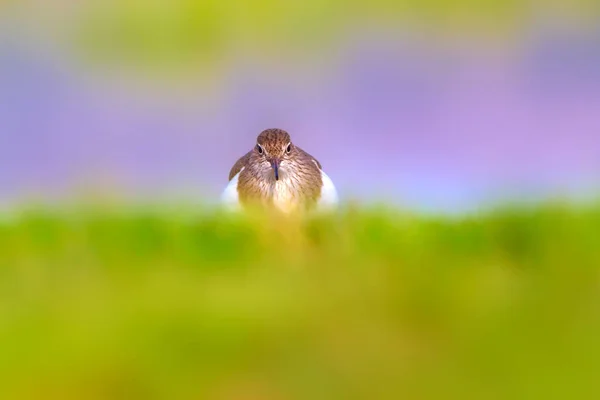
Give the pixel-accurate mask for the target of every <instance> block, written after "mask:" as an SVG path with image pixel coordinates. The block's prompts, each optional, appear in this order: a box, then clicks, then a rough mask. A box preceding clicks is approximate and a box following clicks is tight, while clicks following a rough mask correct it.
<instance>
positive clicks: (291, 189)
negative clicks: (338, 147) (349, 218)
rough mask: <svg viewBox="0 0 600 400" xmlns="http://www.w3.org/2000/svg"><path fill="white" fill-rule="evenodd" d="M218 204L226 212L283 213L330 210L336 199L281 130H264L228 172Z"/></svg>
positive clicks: (333, 190) (332, 189) (328, 181)
mask: <svg viewBox="0 0 600 400" xmlns="http://www.w3.org/2000/svg"><path fill="white" fill-rule="evenodd" d="M221 202H222V203H223V204H224V205H225V206H227V207H229V208H235V209H239V208H243V207H244V206H245V205H248V204H251V203H252V204H262V205H266V206H267V207H275V208H276V209H278V210H280V211H283V212H286V213H287V212H291V211H295V210H298V209H303V210H311V209H321V210H322V209H331V208H332V207H335V206H336V205H337V204H338V195H337V191H336V188H335V186H334V185H333V182H332V181H331V179H330V178H329V177H328V176H327V174H325V172H323V169H322V167H321V164H320V163H319V161H317V160H316V159H315V158H314V157H313V156H311V155H310V154H308V153H307V152H305V151H304V150H302V149H301V148H300V147H298V146H296V145H295V144H293V143H292V140H291V138H290V135H289V134H288V133H287V132H286V131H284V130H281V129H267V130H265V131H263V132H261V133H260V134H259V135H258V138H257V140H256V145H255V146H254V148H253V149H252V150H250V151H249V152H248V153H246V154H245V155H244V156H242V157H241V158H240V159H239V160H238V161H237V162H236V163H235V164H234V165H233V167H232V168H231V171H230V172H229V184H228V185H227V187H226V188H225V190H224V192H223V194H222V197H221Z"/></svg>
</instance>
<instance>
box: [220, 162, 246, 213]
mask: <svg viewBox="0 0 600 400" xmlns="http://www.w3.org/2000/svg"><path fill="white" fill-rule="evenodd" d="M243 170H244V168H242V169H241V170H240V172H238V173H237V174H236V175H235V176H234V177H233V178H231V180H230V181H229V184H228V185H227V187H226V188H225V190H223V193H222V194H221V204H222V205H223V206H224V207H225V208H227V209H230V210H238V209H239V208H240V196H239V194H238V180H239V178H240V174H241V173H242V171H243Z"/></svg>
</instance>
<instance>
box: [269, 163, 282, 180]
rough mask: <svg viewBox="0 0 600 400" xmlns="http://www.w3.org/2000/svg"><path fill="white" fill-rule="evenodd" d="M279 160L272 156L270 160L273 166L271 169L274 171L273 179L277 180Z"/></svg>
mask: <svg viewBox="0 0 600 400" xmlns="http://www.w3.org/2000/svg"><path fill="white" fill-rule="evenodd" d="M280 162H281V161H280V160H279V158H274V159H272V160H271V167H273V171H275V180H276V181H278V180H279V163H280Z"/></svg>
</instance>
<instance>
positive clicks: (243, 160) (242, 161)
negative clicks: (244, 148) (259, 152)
mask: <svg viewBox="0 0 600 400" xmlns="http://www.w3.org/2000/svg"><path fill="white" fill-rule="evenodd" d="M250 154H252V151H249V152H247V153H246V154H244V155H243V156H241V157H240V158H239V160H237V161H236V162H235V164H233V167H231V170H230V171H229V180H230V181H231V180H232V179H233V178H234V177H235V176H236V175H237V174H238V173H239V172H240V171H241V170H242V168H244V167H245V166H246V165H248V160H249V159H250Z"/></svg>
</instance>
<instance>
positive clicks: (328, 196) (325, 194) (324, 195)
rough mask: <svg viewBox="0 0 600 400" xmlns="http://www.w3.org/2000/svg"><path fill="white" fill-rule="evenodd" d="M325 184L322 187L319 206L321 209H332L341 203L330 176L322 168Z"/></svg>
mask: <svg viewBox="0 0 600 400" xmlns="http://www.w3.org/2000/svg"><path fill="white" fill-rule="evenodd" d="M321 178H322V179H323V186H322V187H321V197H320V198H319V203H318V206H319V208H320V209H332V208H335V207H336V206H337V205H338V203H339V197H338V193H337V190H336V188H335V186H334V184H333V182H332V180H331V179H330V178H329V176H328V175H327V174H326V173H325V172H323V170H321Z"/></svg>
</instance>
